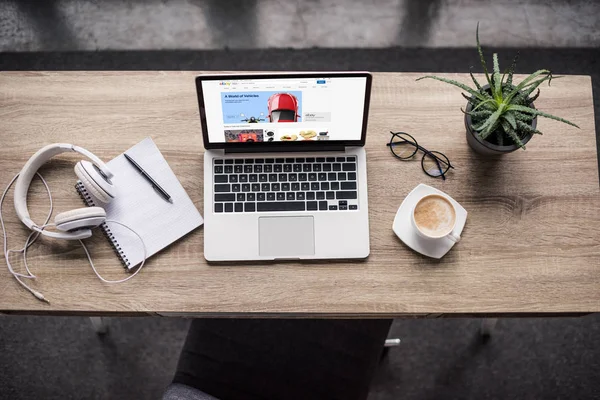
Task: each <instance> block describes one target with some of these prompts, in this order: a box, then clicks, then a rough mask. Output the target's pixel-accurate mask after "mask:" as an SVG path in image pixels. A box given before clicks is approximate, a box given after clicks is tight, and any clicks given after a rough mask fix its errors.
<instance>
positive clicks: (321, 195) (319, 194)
mask: <svg viewBox="0 0 600 400" xmlns="http://www.w3.org/2000/svg"><path fill="white" fill-rule="evenodd" d="M317 200H325V192H317Z"/></svg>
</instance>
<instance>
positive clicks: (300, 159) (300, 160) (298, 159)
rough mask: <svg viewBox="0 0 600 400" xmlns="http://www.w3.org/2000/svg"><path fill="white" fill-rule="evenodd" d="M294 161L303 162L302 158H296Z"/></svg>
mask: <svg viewBox="0 0 600 400" xmlns="http://www.w3.org/2000/svg"><path fill="white" fill-rule="evenodd" d="M296 162H297V163H303V162H304V158H296Z"/></svg>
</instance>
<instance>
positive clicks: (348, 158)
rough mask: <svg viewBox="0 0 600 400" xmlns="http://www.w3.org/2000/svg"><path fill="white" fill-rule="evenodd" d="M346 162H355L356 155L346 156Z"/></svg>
mask: <svg viewBox="0 0 600 400" xmlns="http://www.w3.org/2000/svg"><path fill="white" fill-rule="evenodd" d="M346 162H356V157H355V156H349V157H346Z"/></svg>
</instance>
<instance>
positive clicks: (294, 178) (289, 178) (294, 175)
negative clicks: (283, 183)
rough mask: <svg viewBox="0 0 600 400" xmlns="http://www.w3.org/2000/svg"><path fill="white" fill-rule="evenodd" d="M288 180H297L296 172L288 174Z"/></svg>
mask: <svg viewBox="0 0 600 400" xmlns="http://www.w3.org/2000/svg"><path fill="white" fill-rule="evenodd" d="M288 181H290V182H296V181H298V174H294V173H291V174H288Z"/></svg>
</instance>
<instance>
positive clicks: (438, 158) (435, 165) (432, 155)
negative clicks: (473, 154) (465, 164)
mask: <svg viewBox="0 0 600 400" xmlns="http://www.w3.org/2000/svg"><path fill="white" fill-rule="evenodd" d="M390 133H391V134H392V137H391V138H390V142H389V143H387V146H389V148H390V150H391V152H392V154H393V155H394V156H395V157H396V158H399V159H401V160H402V161H407V160H409V159H410V158H412V157H413V156H414V155H415V154H417V151H419V150H421V151H422V152H423V153H425V154H423V158H422V159H421V168H423V172H425V173H426V174H427V175H429V176H431V177H433V178H439V177H442V179H443V180H446V172H448V170H449V169H450V168H452V169H454V167H453V166H452V165H451V164H450V160H448V157H446V156H445V155H444V154H442V153H440V152H439V151H429V150H427V149H426V148H424V147H422V146H419V144H418V143H417V141H416V139H415V138H414V137H412V136H411V135H409V134H408V133H406V132H392V131H390Z"/></svg>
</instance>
